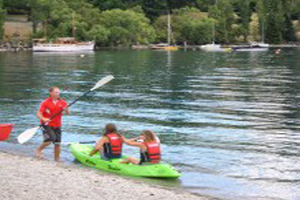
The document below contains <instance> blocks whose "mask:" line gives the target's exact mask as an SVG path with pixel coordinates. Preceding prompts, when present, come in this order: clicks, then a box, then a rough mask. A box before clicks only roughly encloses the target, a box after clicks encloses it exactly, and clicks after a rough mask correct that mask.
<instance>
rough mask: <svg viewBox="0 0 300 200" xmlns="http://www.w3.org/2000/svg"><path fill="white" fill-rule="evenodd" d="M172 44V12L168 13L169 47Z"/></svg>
mask: <svg viewBox="0 0 300 200" xmlns="http://www.w3.org/2000/svg"><path fill="white" fill-rule="evenodd" d="M170 44H171V16H170V12H169V11H168V45H170Z"/></svg>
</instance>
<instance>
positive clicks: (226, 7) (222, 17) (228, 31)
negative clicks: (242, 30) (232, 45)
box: [209, 0, 236, 43]
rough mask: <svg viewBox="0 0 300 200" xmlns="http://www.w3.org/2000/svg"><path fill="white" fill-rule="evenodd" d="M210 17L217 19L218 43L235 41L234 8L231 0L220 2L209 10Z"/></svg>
mask: <svg viewBox="0 0 300 200" xmlns="http://www.w3.org/2000/svg"><path fill="white" fill-rule="evenodd" d="M209 17H212V18H214V19H216V21H217V23H216V41H217V42H219V43H229V42H232V41H233V40H234V39H235V36H236V35H235V31H234V29H233V23H234V21H235V17H234V12H233V6H232V4H231V3H230V2H229V0H218V1H216V3H215V5H213V6H211V7H210V8H209Z"/></svg>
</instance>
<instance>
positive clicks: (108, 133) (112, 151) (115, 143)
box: [89, 124, 123, 160]
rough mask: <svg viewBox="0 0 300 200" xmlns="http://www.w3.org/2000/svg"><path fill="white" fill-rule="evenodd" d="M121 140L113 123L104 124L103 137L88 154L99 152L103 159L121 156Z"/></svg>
mask: <svg viewBox="0 0 300 200" xmlns="http://www.w3.org/2000/svg"><path fill="white" fill-rule="evenodd" d="M122 146H123V140H122V137H121V135H120V134H119V133H118V131H117V128H116V126H115V125H114V124H106V126H105V133H104V135H103V137H102V138H101V139H100V140H99V141H98V142H97V143H96V146H95V148H94V149H93V150H92V151H91V153H90V154H89V155H90V156H93V155H94V154H95V153H97V152H99V153H100V155H101V158H102V159H104V160H110V159H113V158H121V157H122Z"/></svg>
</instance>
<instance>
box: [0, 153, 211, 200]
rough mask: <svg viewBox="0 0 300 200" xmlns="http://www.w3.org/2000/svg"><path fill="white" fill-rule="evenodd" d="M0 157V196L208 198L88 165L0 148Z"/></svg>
mask: <svg viewBox="0 0 300 200" xmlns="http://www.w3.org/2000/svg"><path fill="white" fill-rule="evenodd" d="M0 160H1V162H0V174H1V179H0V185H1V187H0V199H1V200H15V199H16V200H17V199H22V200H34V199H43V200H48V199H49V200H50V199H51V200H56V199H59V200H62V199H63V200H69V199H70V200H71V199H72V200H80V199H91V200H94V199H107V200H112V199H132V200H135V199H136V200H138V199H149V200H154V199H173V200H181V199H182V200H183V199H185V200H186V199H190V200H193V199H198V200H208V199H209V198H207V197H201V196H198V195H194V194H190V193H187V192H185V191H183V190H180V189H178V190H177V189H176V190H175V189H168V188H164V187H161V186H155V185H150V184H147V183H143V182H142V181H137V180H132V179H129V178H124V177H120V176H117V175H113V174H105V173H103V172H101V171H97V170H93V169H90V168H84V167H82V168H81V167H78V166H75V165H67V164H64V163H55V162H53V161H48V160H38V159H36V158H33V157H27V156H20V155H16V154H12V153H7V152H1V151H0Z"/></svg>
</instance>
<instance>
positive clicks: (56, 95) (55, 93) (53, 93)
mask: <svg viewBox="0 0 300 200" xmlns="http://www.w3.org/2000/svg"><path fill="white" fill-rule="evenodd" d="M59 93H60V90H59V88H58V87H55V86H54V87H51V88H50V89H49V95H50V97H52V98H53V99H58V98H59Z"/></svg>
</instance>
